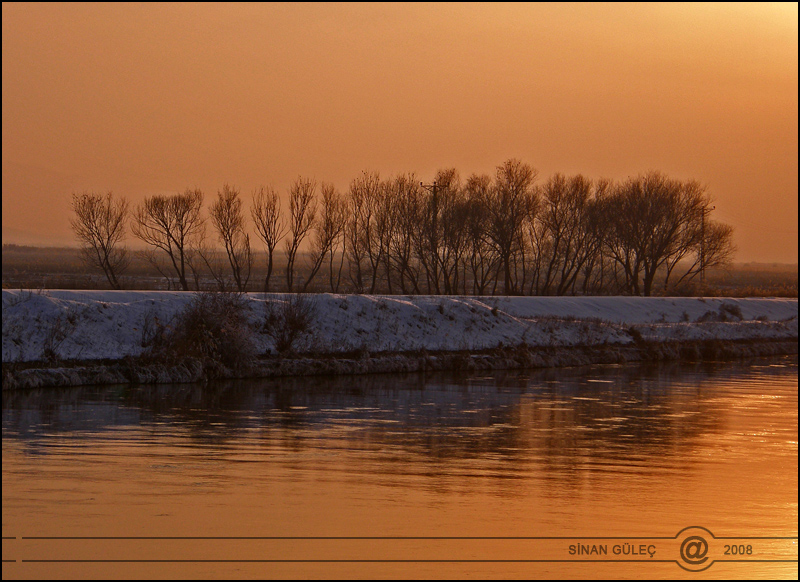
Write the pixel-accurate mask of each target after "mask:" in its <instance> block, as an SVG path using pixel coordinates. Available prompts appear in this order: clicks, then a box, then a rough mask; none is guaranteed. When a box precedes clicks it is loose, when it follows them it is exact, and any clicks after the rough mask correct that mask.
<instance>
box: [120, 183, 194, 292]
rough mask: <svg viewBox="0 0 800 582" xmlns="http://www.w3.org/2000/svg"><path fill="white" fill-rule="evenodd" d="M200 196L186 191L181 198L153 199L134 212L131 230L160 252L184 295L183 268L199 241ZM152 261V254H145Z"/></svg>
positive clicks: (185, 284) (185, 282) (177, 195)
mask: <svg viewBox="0 0 800 582" xmlns="http://www.w3.org/2000/svg"><path fill="white" fill-rule="evenodd" d="M202 206H203V193H202V192H201V191H200V190H197V189H196V190H191V189H187V190H186V191H185V192H184V193H183V194H173V195H155V196H150V197H149V198H145V200H144V203H143V204H141V205H140V206H138V207H137V208H136V214H135V216H134V222H133V225H132V228H131V230H132V231H133V234H134V236H136V237H137V238H139V239H141V240H142V241H144V242H145V243H147V244H148V245H150V246H152V247H154V249H156V250H160V251H163V253H164V254H165V255H166V258H167V260H168V262H169V264H170V265H171V266H172V269H173V270H174V272H175V274H176V275H177V276H178V280H179V282H180V285H181V289H183V290H184V291H188V290H189V283H188V281H187V279H186V267H187V266H190V262H191V260H192V256H191V255H192V252H193V250H194V249H195V248H196V246H197V245H198V244H199V242H200V240H201V239H202V237H203V233H204V226H205V221H204V220H203V217H202V216H201V214H200V211H201V209H202ZM148 257H149V258H150V260H151V261H155V259H156V256H155V253H149V254H148ZM190 268H191V267H190Z"/></svg>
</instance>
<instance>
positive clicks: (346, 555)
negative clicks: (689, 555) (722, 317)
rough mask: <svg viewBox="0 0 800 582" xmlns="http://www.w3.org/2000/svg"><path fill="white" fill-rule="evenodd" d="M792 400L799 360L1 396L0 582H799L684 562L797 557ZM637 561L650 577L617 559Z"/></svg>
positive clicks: (744, 567)
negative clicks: (312, 581) (448, 580)
mask: <svg viewBox="0 0 800 582" xmlns="http://www.w3.org/2000/svg"><path fill="white" fill-rule="evenodd" d="M797 378H798V374H797V358H796V357H791V358H781V359H770V360H760V361H754V362H749V363H748V364H746V365H743V364H719V365H711V364H707V365H703V366H694V367H687V366H680V365H661V366H648V367H638V366H625V367H588V368H580V369H571V370H557V371H535V372H513V373H512V372H496V373H488V374H482V375H479V376H475V375H472V376H465V375H455V374H453V375H437V376H428V377H423V376H420V375H407V376H390V375H385V376H369V377H366V376H365V377H347V378H314V379H308V378H305V379H288V380H279V381H247V382H237V383H225V384H216V385H209V386H205V387H198V386H186V385H180V386H160V387H140V388H129V387H111V388H108V387H106V388H76V389H68V390H42V391H34V392H32V393H25V394H17V393H4V394H3V510H2V511H3V536H4V541H3V559H4V563H3V577H4V578H10V577H39V578H41V577H58V578H73V577H77V578H92V577H94V578H104V577H123V578H131V577H133V578H135V577H145V578H163V577H202V578H244V577H250V578H252V577H267V578H272V577H306V578H307V577H312V578H325V577H334V578H337V577H338V578H344V577H392V578H397V577H401V578H402V577H412V578H425V577H445V576H446V577H473V578H550V577H562V578H607V577H610V578H643V577H656V578H675V577H678V578H696V577H707V578H709V577H710V578H726V577H730V578H753V577H756V578H758V577H770V578H771V577H777V578H797V574H798V570H797V562H796V561H794V562H785V561H784V562H747V563H741V562H719V561H716V562H714V564H713V565H712V566H711V567H710V568H708V569H707V570H705V571H704V572H701V573H699V574H697V573H689V572H686V571H684V570H683V569H681V568H680V567H679V566H678V565H677V563H676V561H675V559H676V556H677V555H678V554H677V551H678V550H677V546H678V545H679V542H680V541H681V540H680V539H677V540H676V538H675V536H676V535H677V534H678V532H680V530H682V529H683V528H686V527H689V526H701V527H704V528H707V529H708V530H710V532H712V533H713V535H714V536H716V537H717V538H719V537H731V538H737V539H738V538H743V537H747V538H766V537H775V536H783V537H793V538H796V537H797V520H798V515H797V500H798V497H797V495H798V493H797V469H798V467H797V426H798V424H797V422H798V417H797V411H798V404H797ZM6 537H11V538H15V539H5V538H6ZM32 537H50V538H54V537H55V538H60V539H23V538H32ZM87 537H88V538H93V539H64V538H87ZM290 537H293V538H299V539H285V538H290ZM706 537H707V538H708V542H709V543H710V544H711V551H712V553H713V555H714V556H716V557H715V559H716V560H719V559H721V558H722V554H721V553H720V552H721V551H722V550H721V546H722V545H723V544H733V545H737V544H741V546H742V550H744V549H745V548H746V547H747V546H748V545H749V546H750V548H751V551H752V552H753V554H751V555H750V556H749V557H751V558H755V557H761V558H762V559H786V558H787V556H789V559H794V560H796V557H797V545H796V541H797V540H796V539H794V540H768V539H748V540H745V541H733V542H731V541H725V540H713V539H712V538H711V537H710V536H706ZM109 538H116V539H109ZM133 538H138V539H133ZM154 538H162V539H154ZM164 538H168V539H164ZM181 538H192V539H181ZM200 538H206V539H200ZM243 538H250V539H243ZM259 538H260V539H259ZM265 538H273V539H265ZM274 538H284V539H274ZM313 538H316V539H313ZM319 538H327V539H319ZM352 538H360V539H352ZM419 538H428V539H419ZM431 538H433V539H431ZM464 538H476V539H464ZM487 538H527V539H487ZM530 538H540V539H530ZM553 538H562V539H553ZM564 538H575V539H564ZM596 538H618V539H616V540H608V539H607V540H602V539H601V540H597V539H596ZM645 538H647V539H646V540H645ZM652 538H661V539H656V540H652ZM640 540H644V543H647V544H650V545H651V546H652V548H651V549H654V550H655V554H654V556H653V557H650V556H647V555H645V556H644V559H642V561H638V562H620V561H618V562H609V561H608V560H607V559H608V558H619V559H622V558H625V559H628V558H632V556H631V555H620V556H614V555H612V554H613V551H612V547H613V545H614V544H623V543H626V544H629V545H628V546H626V547H627V548H628V549H630V548H631V547H637V548H638V544H639V543H640ZM571 544H583V545H584V546H585V547H586V548H587V549H590V548H591V547H592V546H598V547H599V546H601V545H606V546H607V552H608V553H607V555H588V556H586V555H582V556H576V555H574V554H572V555H571V554H570V552H569V546H570V545H571ZM597 551H599V548H598V550H597ZM725 557H726V558H738V557H739V556H731V555H728V556H725ZM578 558H581V559H597V560H600V561H594V562H589V563H579V562H575V561H574V560H575V559H578ZM659 559H661V560H664V561H656V560H659ZM6 560H16V561H14V562H7V561H6ZM22 560H37V561H25V562H23V561H22ZM44 560H51V561H44ZM52 560H55V561H52ZM76 560H77V561H76ZM110 560H113V561H110ZM557 560H560V561H557Z"/></svg>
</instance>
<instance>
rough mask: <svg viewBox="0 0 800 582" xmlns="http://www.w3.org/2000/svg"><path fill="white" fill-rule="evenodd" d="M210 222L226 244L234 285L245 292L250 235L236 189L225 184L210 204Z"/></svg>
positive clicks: (249, 259)
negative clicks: (246, 229) (246, 230)
mask: <svg viewBox="0 0 800 582" xmlns="http://www.w3.org/2000/svg"><path fill="white" fill-rule="evenodd" d="M210 214H211V222H212V223H213V224H214V227H215V228H216V230H217V233H218V234H219V239H220V241H222V243H223V245H224V246H225V252H226V254H227V255H228V262H229V263H230V266H231V273H232V274H233V280H234V281H235V283H236V288H237V289H238V290H239V291H240V292H244V291H245V290H246V288H247V282H248V281H249V280H250V272H251V271H252V268H253V254H252V252H251V250H250V236H249V235H248V234H247V233H245V229H244V226H245V222H244V214H243V213H242V200H241V198H239V190H238V189H236V188H233V187H231V186H228V185H227V184H225V185H224V186H223V187H222V190H221V191H220V192H218V193H217V200H216V202H214V204H212V205H211V212H210Z"/></svg>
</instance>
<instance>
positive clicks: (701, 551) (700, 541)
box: [681, 536, 708, 566]
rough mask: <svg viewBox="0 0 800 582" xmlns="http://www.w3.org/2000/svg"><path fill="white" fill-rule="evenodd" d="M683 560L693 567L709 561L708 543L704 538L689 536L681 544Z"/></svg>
mask: <svg viewBox="0 0 800 582" xmlns="http://www.w3.org/2000/svg"><path fill="white" fill-rule="evenodd" d="M681 559H682V560H683V561H684V562H686V563H687V564H690V565H692V566H700V565H702V564H705V562H706V561H707V560H708V542H707V541H706V540H705V538H704V537H702V536H689V537H688V538H686V539H685V540H683V543H682V544H681Z"/></svg>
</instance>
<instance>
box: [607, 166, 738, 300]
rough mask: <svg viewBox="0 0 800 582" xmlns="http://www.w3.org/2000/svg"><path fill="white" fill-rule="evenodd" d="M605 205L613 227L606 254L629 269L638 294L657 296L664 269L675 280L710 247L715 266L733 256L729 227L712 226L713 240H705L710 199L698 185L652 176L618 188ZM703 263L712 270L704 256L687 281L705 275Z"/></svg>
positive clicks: (631, 288) (631, 285) (629, 282)
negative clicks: (679, 269)
mask: <svg viewBox="0 0 800 582" xmlns="http://www.w3.org/2000/svg"><path fill="white" fill-rule="evenodd" d="M605 204H606V212H605V219H606V221H607V222H608V225H609V228H608V233H607V236H606V238H605V240H606V249H607V250H608V252H609V254H610V256H611V258H612V259H613V260H614V261H615V262H616V264H617V265H618V266H619V267H620V268H621V269H622V270H623V273H624V275H625V284H626V287H627V289H628V291H629V292H631V293H633V294H635V295H639V294H643V295H645V296H649V295H651V294H652V292H653V283H654V281H655V277H656V273H657V272H658V270H659V269H660V268H661V267H665V269H666V270H667V272H668V275H669V273H671V272H672V271H673V270H674V269H675V268H676V265H677V264H678V261H680V260H681V259H683V258H684V257H686V256H687V255H690V254H692V253H695V254H697V253H700V251H702V253H701V254H704V251H705V245H706V244H708V246H709V250H712V249H713V250H712V252H713V254H712V255H711V256H712V257H713V261H714V262H715V264H716V262H717V261H720V262H724V261H725V260H727V259H728V258H729V257H730V255H731V254H732V252H733V247H732V245H731V234H732V229H730V228H729V227H727V226H725V225H717V224H716V223H711V224H708V226H709V228H708V235H709V237H711V238H708V237H707V236H705V233H704V232H703V229H704V226H705V225H706V216H707V214H708V208H709V200H708V197H707V195H706V193H705V188H704V187H702V186H700V185H699V184H698V183H697V182H694V181H689V182H680V181H678V180H673V179H670V178H668V177H667V176H665V175H664V174H661V173H659V172H648V173H647V174H644V175H640V176H638V177H636V178H630V179H628V180H627V181H626V182H625V183H623V184H620V185H618V186H617V187H616V188H614V189H613V191H612V193H611V194H610V195H609V196H608V198H607V199H606V201H605ZM698 261H699V262H698ZM701 263H702V264H704V265H705V266H708V265H709V262H708V261H707V260H702V259H701V258H700V257H698V258H697V259H696V260H695V262H694V263H693V265H692V266H690V267H689V271H688V272H687V273H686V275H684V276H683V277H681V279H684V278H686V277H687V276H688V277H689V278H691V277H692V276H694V275H696V274H697V273H699V272H700V271H701V269H702V265H701ZM668 279H669V276H667V280H668Z"/></svg>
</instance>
